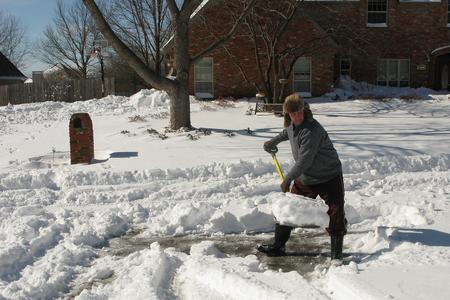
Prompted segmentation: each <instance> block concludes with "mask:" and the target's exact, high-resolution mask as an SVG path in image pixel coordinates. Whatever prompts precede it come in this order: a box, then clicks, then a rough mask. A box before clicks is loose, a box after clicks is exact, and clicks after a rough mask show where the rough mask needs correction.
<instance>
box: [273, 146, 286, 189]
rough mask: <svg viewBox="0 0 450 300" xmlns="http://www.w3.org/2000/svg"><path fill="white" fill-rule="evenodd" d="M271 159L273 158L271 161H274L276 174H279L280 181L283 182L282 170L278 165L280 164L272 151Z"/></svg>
mask: <svg viewBox="0 0 450 300" xmlns="http://www.w3.org/2000/svg"><path fill="white" fill-rule="evenodd" d="M272 159H273V162H274V163H275V167H276V168H277V171H278V174H279V175H280V178H281V182H283V181H284V175H283V171H281V167H280V164H279V163H278V159H277V156H276V155H275V153H272Z"/></svg>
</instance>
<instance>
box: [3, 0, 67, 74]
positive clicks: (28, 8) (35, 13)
mask: <svg viewBox="0 0 450 300" xmlns="http://www.w3.org/2000/svg"><path fill="white" fill-rule="evenodd" d="M64 1H66V2H69V1H72V0H64ZM55 8H56V0H0V10H1V11H3V13H6V14H12V15H14V16H17V17H19V18H20V19H21V21H22V23H23V24H25V26H26V27H27V35H28V37H29V40H30V42H31V43H33V42H34V41H35V40H37V39H39V38H41V37H42V32H43V31H44V29H45V27H46V26H47V25H49V24H52V21H53V16H54V12H55ZM26 64H27V67H26V68H25V69H23V70H21V71H22V72H23V73H24V74H25V75H27V76H31V72H32V71H39V70H43V69H46V68H47V65H46V64H43V63H42V62H39V60H38V59H36V58H34V57H33V56H32V55H30V56H29V57H28V58H27V60H26Z"/></svg>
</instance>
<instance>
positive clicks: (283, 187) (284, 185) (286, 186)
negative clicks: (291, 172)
mask: <svg viewBox="0 0 450 300" xmlns="http://www.w3.org/2000/svg"><path fill="white" fill-rule="evenodd" d="M290 185H291V183H290V182H287V181H286V180H283V182H282V183H281V184H280V188H281V191H282V192H283V193H286V192H288V191H289V187H290Z"/></svg>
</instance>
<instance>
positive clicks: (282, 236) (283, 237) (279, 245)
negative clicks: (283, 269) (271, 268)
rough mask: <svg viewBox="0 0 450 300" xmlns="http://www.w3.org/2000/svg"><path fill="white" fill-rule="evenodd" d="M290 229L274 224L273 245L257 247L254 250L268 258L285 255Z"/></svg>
mask: <svg viewBox="0 0 450 300" xmlns="http://www.w3.org/2000/svg"><path fill="white" fill-rule="evenodd" d="M291 230H292V227H290V226H285V225H280V224H278V223H277V224H275V242H274V243H273V244H266V245H258V246H257V247H256V249H257V250H258V251H259V252H262V253H265V254H267V255H268V256H282V255H285V254H286V253H285V251H286V248H285V245H286V242H287V241H288V240H289V237H290V236H291Z"/></svg>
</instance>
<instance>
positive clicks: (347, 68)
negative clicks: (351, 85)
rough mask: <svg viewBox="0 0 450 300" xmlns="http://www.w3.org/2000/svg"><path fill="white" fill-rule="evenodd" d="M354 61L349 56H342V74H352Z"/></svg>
mask: <svg viewBox="0 0 450 300" xmlns="http://www.w3.org/2000/svg"><path fill="white" fill-rule="evenodd" d="M351 66H352V62H351V60H350V58H349V57H342V58H341V76H350V72H351Z"/></svg>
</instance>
